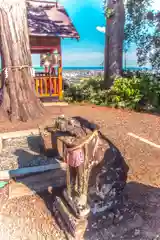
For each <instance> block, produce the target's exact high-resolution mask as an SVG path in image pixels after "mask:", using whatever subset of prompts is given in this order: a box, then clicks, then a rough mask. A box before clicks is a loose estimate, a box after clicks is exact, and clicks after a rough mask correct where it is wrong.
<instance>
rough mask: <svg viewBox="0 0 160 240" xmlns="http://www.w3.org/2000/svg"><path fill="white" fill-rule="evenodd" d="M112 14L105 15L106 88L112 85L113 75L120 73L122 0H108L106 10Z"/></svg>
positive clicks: (122, 32) (122, 26)
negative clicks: (111, 11)
mask: <svg viewBox="0 0 160 240" xmlns="http://www.w3.org/2000/svg"><path fill="white" fill-rule="evenodd" d="M111 9H112V10H113V15H112V16H110V17H106V21H107V22H106V43H105V61H104V62H105V66H104V80H105V86H106V88H110V87H111V86H112V85H113V82H114V79H115V77H118V76H121V75H122V67H123V40H124V23H125V11H124V4H123V0H108V6H107V11H108V10H111Z"/></svg>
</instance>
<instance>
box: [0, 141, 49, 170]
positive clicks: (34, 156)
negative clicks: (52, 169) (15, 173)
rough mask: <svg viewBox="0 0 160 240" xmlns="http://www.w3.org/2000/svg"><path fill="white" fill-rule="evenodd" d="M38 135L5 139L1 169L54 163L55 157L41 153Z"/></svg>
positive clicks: (0, 157)
mask: <svg viewBox="0 0 160 240" xmlns="http://www.w3.org/2000/svg"><path fill="white" fill-rule="evenodd" d="M39 143H40V138H39V137H38V136H33V137H28V138H26V137H23V138H15V139H9V140H5V142H4V147H3V150H2V152H1V153H0V170H11V169H17V168H23V167H33V166H39V165H46V164H51V163H54V159H53V158H48V157H45V156H43V155H41V154H40V151H39V145H38V144H39Z"/></svg>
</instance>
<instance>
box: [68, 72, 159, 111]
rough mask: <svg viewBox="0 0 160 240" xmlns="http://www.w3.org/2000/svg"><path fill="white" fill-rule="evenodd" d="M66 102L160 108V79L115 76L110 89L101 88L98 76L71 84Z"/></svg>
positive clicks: (131, 107)
mask: <svg viewBox="0 0 160 240" xmlns="http://www.w3.org/2000/svg"><path fill="white" fill-rule="evenodd" d="M65 100H66V101H68V102H90V103H93V104H96V105H104V106H113V107H117V108H128V109H134V110H141V109H148V108H150V109H158V108H160V79H158V78H157V77H155V76H154V75H151V76H150V75H147V74H139V75H138V76H136V75H131V76H129V77H123V78H117V79H116V80H115V81H114V84H113V86H112V87H111V89H109V90H106V89H104V88H103V81H102V79H101V78H100V77H97V78H90V79H89V80H84V81H82V82H81V83H80V84H72V85H71V86H70V88H69V89H68V90H67V91H66V92H65Z"/></svg>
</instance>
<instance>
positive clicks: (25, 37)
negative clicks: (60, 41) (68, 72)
mask: <svg viewBox="0 0 160 240" xmlns="http://www.w3.org/2000/svg"><path fill="white" fill-rule="evenodd" d="M0 37H1V38H0V41H1V57H2V82H3V83H4V85H3V102H2V105H1V108H0V111H1V113H0V118H2V117H7V118H9V119H10V120H18V121H27V120H29V119H33V118H36V117H39V116H40V115H42V114H43V111H44V108H43V106H42V104H41V102H40V100H39V99H38V98H37V97H36V93H35V89H34V82H33V78H32V74H31V68H30V67H31V65H32V61H31V52H30V44H29V33H28V22H27V10H26V2H25V0H0ZM5 69H7V71H8V77H7V78H5Z"/></svg>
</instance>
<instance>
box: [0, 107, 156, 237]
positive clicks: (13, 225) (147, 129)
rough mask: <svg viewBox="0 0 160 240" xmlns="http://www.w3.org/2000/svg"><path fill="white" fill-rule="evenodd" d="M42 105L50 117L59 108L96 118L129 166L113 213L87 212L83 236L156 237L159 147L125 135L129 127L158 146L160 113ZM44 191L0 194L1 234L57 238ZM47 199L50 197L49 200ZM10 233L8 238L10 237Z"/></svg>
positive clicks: (69, 114) (16, 126) (33, 124)
mask: <svg viewBox="0 0 160 240" xmlns="http://www.w3.org/2000/svg"><path fill="white" fill-rule="evenodd" d="M47 109H48V112H49V113H50V114H49V115H48V116H50V118H51V117H53V116H54V115H56V114H57V113H58V114H65V115H68V116H81V117H83V118H86V119H88V120H90V121H91V120H93V121H94V122H96V123H98V124H99V125H100V127H101V131H102V132H103V133H104V134H105V135H106V136H107V137H108V138H109V140H110V141H111V142H112V144H114V146H116V147H117V148H118V149H119V151H120V152H121V154H122V156H123V159H124V161H125V163H126V165H127V166H128V172H127V183H126V187H125V189H124V194H123V202H121V204H120V205H119V206H118V209H117V210H116V211H114V212H113V211H110V212H106V213H103V215H101V216H94V217H93V216H92V217H91V218H90V219H89V223H88V229H87V231H86V233H85V239H86V240H92V239H94V240H96V239H97V240H98V239H100V240H103V239H105V240H120V239H125V240H131V239H134V240H160V162H159V158H160V149H159V148H156V147H153V146H151V145H149V144H147V143H144V142H141V141H139V140H138V139H135V138H133V137H131V136H129V135H128V133H129V132H131V133H134V134H136V135H137V136H140V137H143V138H145V139H147V140H149V141H152V142H154V143H155V144H157V145H158V144H159V145H160V138H159V136H160V117H159V116H154V115H149V114H143V113H135V112H128V111H122V110H114V109H109V108H95V107H92V106H78V105H76V106H75V105H70V106H68V107H61V108H58V107H49V108H47ZM45 119H47V116H46V117H45ZM45 119H43V121H44V120H45ZM40 121H41V122H42V120H39V122H40ZM36 126H37V122H34V121H33V122H32V123H27V124H21V125H17V124H15V125H14V124H12V125H11V124H10V123H8V124H6V125H5V126H4V125H0V130H1V131H7V130H11V129H13V128H15V129H17V130H20V129H29V128H30V127H32V128H33V127H36ZM46 196H47V194H44V195H41V196H33V197H25V198H21V199H15V200H9V199H8V200H7V198H6V199H4V198H5V194H4V195H3V200H1V201H2V203H1V204H0V205H1V217H0V224H1V228H0V229H1V232H0V234H1V236H0V239H5V240H7V239H16V240H18V239H29V240H30V239H31V240H33V239H46V240H50V239H55V238H57V237H55V236H56V235H55V234H56V233H57V230H55V229H57V225H56V223H55V221H54V218H53V217H52V215H51V213H49V212H48V210H47V208H46V205H47V200H46ZM49 201H50V202H51V199H50V200H49ZM31 206H32V207H31ZM40 216H42V220H41V217H40ZM2 225H3V228H2ZM25 227H26V229H27V230H28V231H27V230H25ZM14 229H16V230H14ZM22 232H24V234H22ZM27 232H29V233H27ZM11 234H12V237H10V238H9V236H11ZM38 234H39V235H38ZM58 234H60V235H59V236H60V237H59V239H63V237H64V236H63V234H62V232H61V231H60V229H59V230H58ZM4 236H5V237H4Z"/></svg>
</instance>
